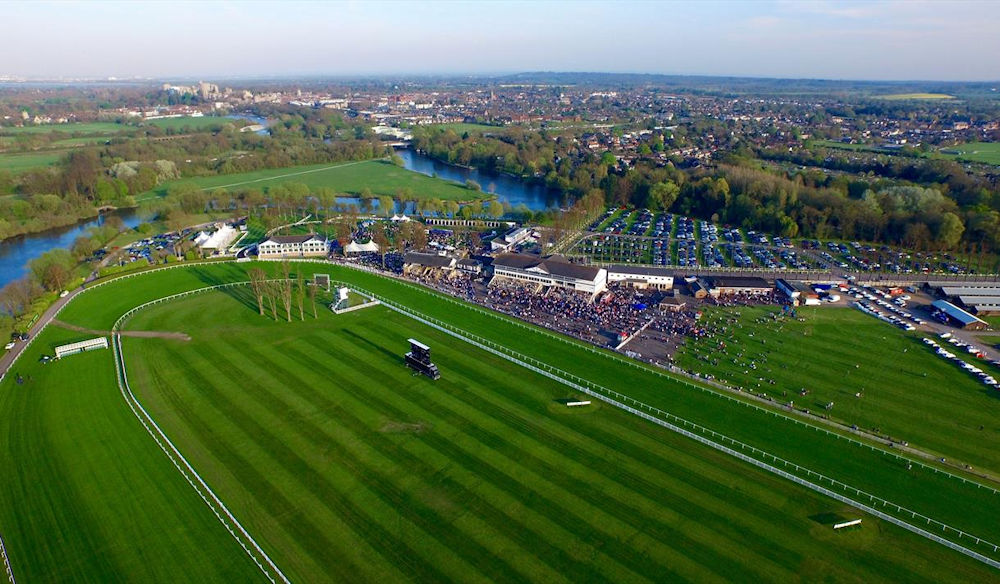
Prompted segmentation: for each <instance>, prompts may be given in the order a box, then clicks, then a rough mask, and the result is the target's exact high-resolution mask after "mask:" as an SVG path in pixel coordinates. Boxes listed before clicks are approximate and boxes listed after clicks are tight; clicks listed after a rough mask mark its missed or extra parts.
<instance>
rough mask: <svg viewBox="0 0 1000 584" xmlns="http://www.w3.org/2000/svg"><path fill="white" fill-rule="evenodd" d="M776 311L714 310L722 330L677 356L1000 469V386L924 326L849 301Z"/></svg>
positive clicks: (723, 376) (708, 320)
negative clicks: (948, 356)
mask: <svg viewBox="0 0 1000 584" xmlns="http://www.w3.org/2000/svg"><path fill="white" fill-rule="evenodd" d="M778 312H779V311H778V310H777V309H776V308H774V307H758V308H716V309H709V310H708V311H707V313H706V317H705V321H704V324H705V326H707V327H709V328H720V327H725V329H726V331H725V333H723V334H717V335H715V336H713V337H711V338H705V339H700V340H695V341H688V342H687V343H686V344H685V345H684V346H683V347H682V349H681V350H680V351H679V353H678V355H677V356H676V360H677V363H678V365H680V366H681V367H683V368H685V369H690V370H696V371H700V372H704V373H711V374H713V375H715V376H716V377H717V378H719V379H720V380H726V381H728V382H729V383H730V384H732V385H736V386H739V387H746V388H750V389H753V390H755V391H758V392H761V391H762V392H765V393H767V394H768V395H771V396H772V397H774V398H775V399H776V400H778V401H781V402H782V403H788V402H790V401H792V402H794V403H795V407H797V408H806V409H809V410H812V411H814V412H820V413H825V414H829V415H830V416H831V417H833V418H835V419H837V420H840V421H842V422H844V423H846V424H857V425H858V426H859V427H862V428H865V429H868V430H871V429H872V428H876V427H877V428H879V429H880V430H881V431H882V432H883V433H885V434H888V435H890V436H892V437H894V438H896V439H897V440H906V441H908V442H910V443H912V444H919V445H920V446H921V447H923V448H927V449H930V450H932V451H936V452H940V453H944V454H945V455H946V456H947V457H948V458H953V459H960V460H963V461H966V462H968V463H971V464H972V465H973V466H975V467H985V468H988V469H990V470H993V471H994V472H998V473H1000V453H998V452H997V450H996V449H995V448H993V446H992V445H993V444H995V443H996V441H997V440H1000V422H998V420H1000V393H998V392H997V391H996V390H993V389H990V388H988V387H987V386H985V385H983V384H982V383H979V382H978V380H976V379H975V378H973V377H972V376H971V375H968V374H966V373H965V372H963V371H961V370H959V369H958V368H957V367H955V365H954V364H953V363H951V362H949V361H947V360H945V359H941V358H939V357H937V355H935V354H934V353H933V351H931V350H930V349H929V348H928V347H926V346H925V345H924V344H923V343H922V342H920V337H921V335H918V334H916V333H910V334H907V333H904V332H903V331H901V330H899V329H897V328H895V327H893V326H891V325H888V324H886V323H883V322H881V321H879V320H877V319H875V318H873V317H871V316H868V315H866V314H864V313H862V312H861V311H859V310H854V309H849V308H840V307H805V308H799V309H798V310H797V316H798V317H799V318H801V319H803V320H804V322H799V321H798V320H794V319H791V318H786V317H779V318H777V320H773V319H772V315H775V314H777V313H778ZM734 360H736V362H735V363H734V362H733V361H734ZM751 363H755V364H756V365H757V369H753V368H751V366H750V364H751ZM890 364H891V365H890ZM761 379H763V381H761ZM768 380H774V381H775V384H774V385H771V384H770V383H769V382H768ZM801 389H806V390H808V391H809V394H808V395H806V396H801V395H799V391H800V390H801ZM859 392H860V393H861V394H862V397H861V398H858V397H855V394H857V393H859ZM830 402H833V404H834V407H833V409H832V410H830V411H829V412H828V411H827V410H825V409H824V406H825V405H826V404H829V403H830ZM981 426H982V428H983V429H982V430H980V427H981Z"/></svg>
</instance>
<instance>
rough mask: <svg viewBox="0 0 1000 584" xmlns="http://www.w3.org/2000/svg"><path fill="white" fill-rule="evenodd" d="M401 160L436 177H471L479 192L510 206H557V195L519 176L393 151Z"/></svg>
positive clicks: (452, 179)
mask: <svg viewBox="0 0 1000 584" xmlns="http://www.w3.org/2000/svg"><path fill="white" fill-rule="evenodd" d="M396 154H398V155H399V156H400V157H401V158H402V159H403V166H405V167H406V168H407V169H408V170H412V171H414V172H419V173H421V174H426V175H427V176H434V175H437V176H438V178H443V179H445V180H451V181H455V182H458V183H462V184H465V181H467V180H469V179H472V180H474V181H476V182H477V183H479V184H480V185H481V186H482V187H483V191H484V192H487V193H492V194H496V196H497V198H498V199H500V202H506V203H510V206H511V207H517V206H518V205H521V204H524V205H525V206H527V207H528V208H529V209H531V210H532V211H540V210H544V209H549V208H552V207H557V206H559V203H560V200H561V195H560V194H559V193H558V192H557V191H554V190H552V189H549V188H547V187H545V186H544V185H537V184H529V183H526V182H525V181H523V180H521V179H520V178H517V177H513V176H505V175H490V174H486V173H484V172H480V171H479V170H476V169H466V168H462V167H460V166H452V165H451V164H445V163H443V162H438V161H437V160H434V159H433V158H430V157H428V156H424V155H423V154H419V153H417V152H415V151H413V150H412V149H409V148H407V149H405V150H397V151H396Z"/></svg>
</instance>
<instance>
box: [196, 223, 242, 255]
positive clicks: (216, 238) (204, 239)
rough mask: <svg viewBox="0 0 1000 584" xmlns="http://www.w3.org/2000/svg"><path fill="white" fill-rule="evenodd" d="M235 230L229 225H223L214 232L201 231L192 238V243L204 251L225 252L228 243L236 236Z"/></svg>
mask: <svg viewBox="0 0 1000 584" xmlns="http://www.w3.org/2000/svg"><path fill="white" fill-rule="evenodd" d="M236 235H237V231H236V230H235V229H233V228H232V227H230V226H229V225H223V226H222V227H221V228H219V229H217V230H216V231H215V232H214V233H207V232H205V231H202V232H201V233H199V234H198V235H197V236H196V237H195V238H194V244H195V245H197V246H198V247H200V248H201V249H203V250H206V251H217V252H219V253H222V252H225V251H226V250H227V249H228V248H229V244H230V243H232V241H233V239H235V238H236Z"/></svg>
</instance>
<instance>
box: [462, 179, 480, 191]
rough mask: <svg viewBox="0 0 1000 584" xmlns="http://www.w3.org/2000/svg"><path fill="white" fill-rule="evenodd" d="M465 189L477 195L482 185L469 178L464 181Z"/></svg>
mask: <svg viewBox="0 0 1000 584" xmlns="http://www.w3.org/2000/svg"><path fill="white" fill-rule="evenodd" d="M465 188H467V189H469V190H470V191H476V192H477V193H478V192H480V191H482V190H483V187H482V185H480V184H479V183H477V182H476V181H474V180H472V179H471V178H470V179H468V180H467V181H465Z"/></svg>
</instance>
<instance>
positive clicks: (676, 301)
mask: <svg viewBox="0 0 1000 584" xmlns="http://www.w3.org/2000/svg"><path fill="white" fill-rule="evenodd" d="M685 304H687V301H686V300H684V299H683V298H679V297H677V296H665V297H664V298H663V300H660V306H684V305H685Z"/></svg>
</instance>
